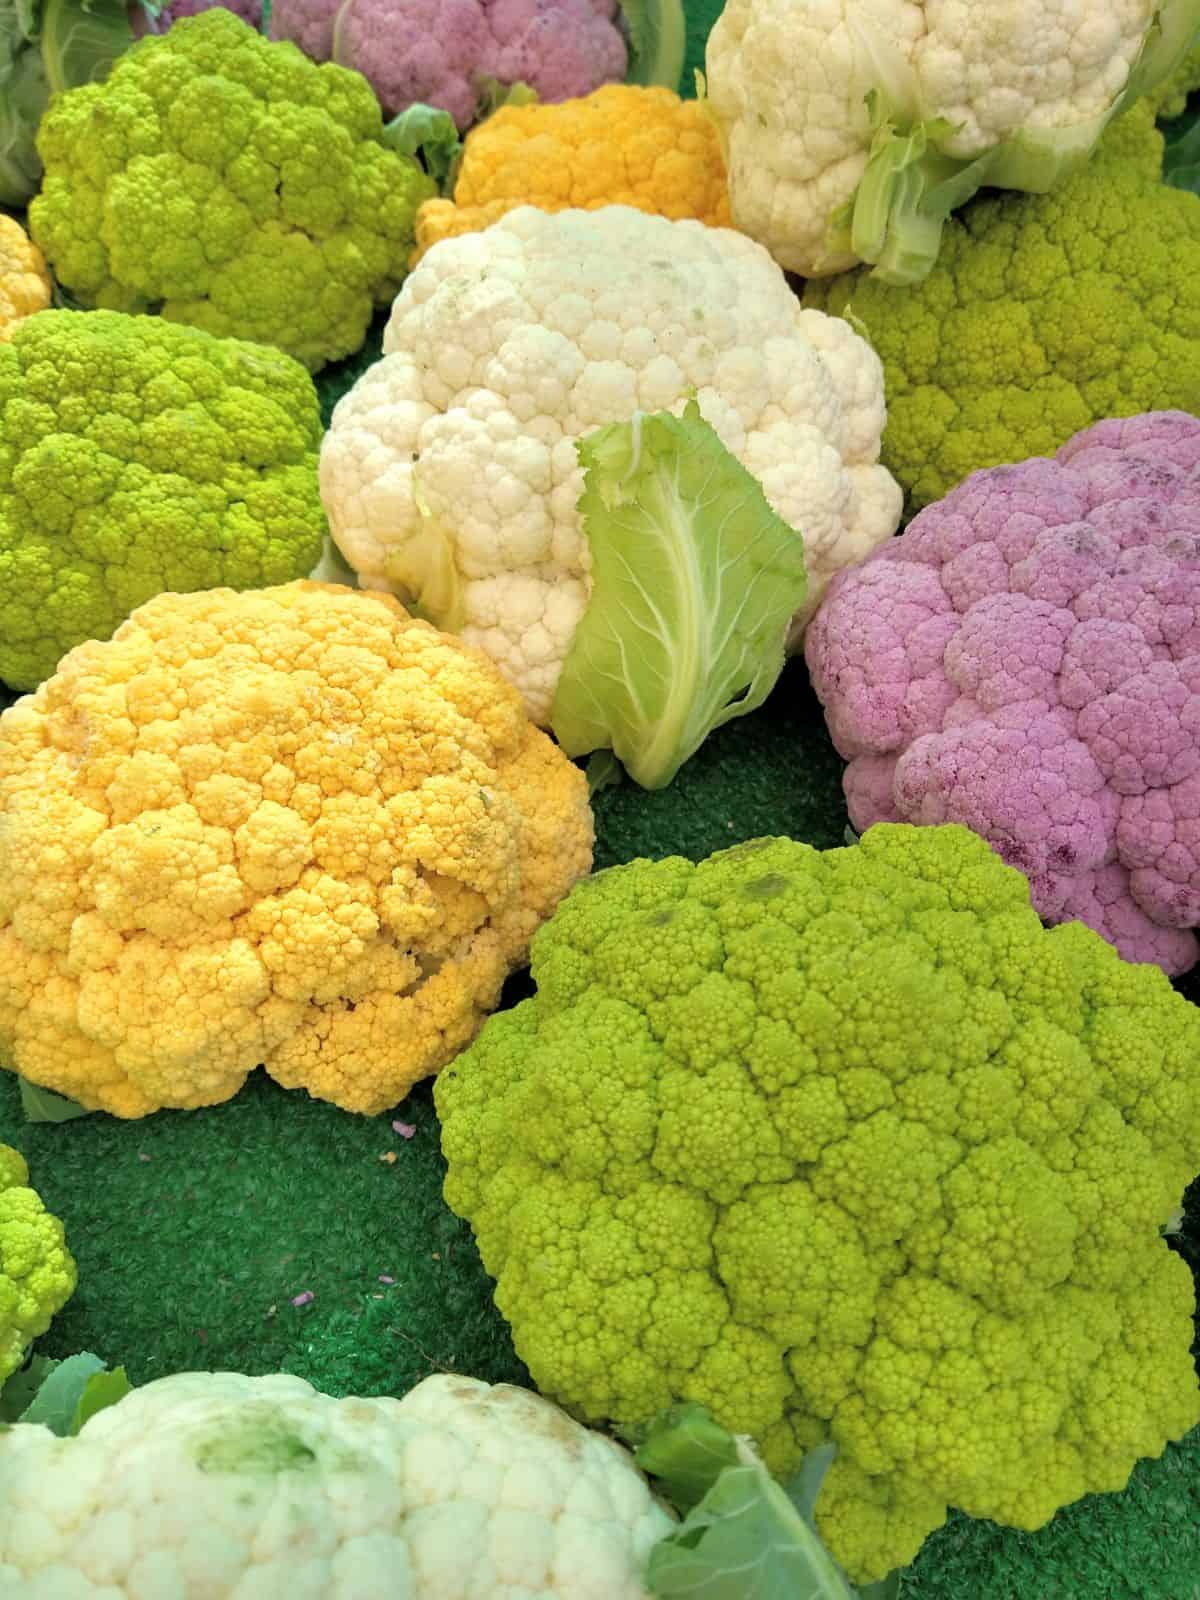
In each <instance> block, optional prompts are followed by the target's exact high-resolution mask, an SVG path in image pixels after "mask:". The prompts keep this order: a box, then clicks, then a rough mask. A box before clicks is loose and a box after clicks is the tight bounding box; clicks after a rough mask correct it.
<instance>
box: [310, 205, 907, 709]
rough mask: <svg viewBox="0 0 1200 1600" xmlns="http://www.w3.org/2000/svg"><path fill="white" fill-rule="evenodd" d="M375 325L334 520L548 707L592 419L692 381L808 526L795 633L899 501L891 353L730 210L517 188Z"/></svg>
mask: <svg viewBox="0 0 1200 1600" xmlns="http://www.w3.org/2000/svg"><path fill="white" fill-rule="evenodd" d="M383 348H384V356H383V359H382V360H381V361H378V362H377V363H376V364H375V365H374V366H372V367H371V368H369V369H368V371H367V372H366V373H365V374H364V375H363V377H362V378H360V379H359V381H358V382H357V383H356V384H355V386H354V388H353V389H351V390H350V392H349V393H348V394H347V395H345V396H344V397H343V399H342V400H341V401H340V402H339V404H338V406H337V409H336V410H335V412H334V414H333V420H332V424H331V426H330V429H329V432H328V434H327V435H326V438H325V442H324V445H323V447H322V451H321V492H322V496H323V499H324V502H325V509H326V512H327V514H328V517H329V521H330V526H331V528H332V531H333V536H334V538H335V540H336V541H337V544H338V546H339V548H340V549H341V551H342V553H343V554H344V555H345V557H346V559H347V560H348V561H349V562H350V564H351V565H352V566H353V567H354V568H355V569H356V570H357V571H358V574H359V581H360V583H361V584H362V585H363V586H364V587H366V588H383V589H390V590H391V591H392V592H393V593H395V594H397V595H398V596H401V597H402V598H403V599H404V601H405V602H406V603H407V604H409V605H411V606H415V607H416V608H417V609H418V610H419V611H420V613H421V614H422V615H423V616H426V617H428V618H429V620H430V621H432V622H434V623H435V624H436V625H437V626H438V627H441V628H445V629H448V630H451V631H456V632H460V633H462V634H463V635H464V637H465V638H467V639H468V640H469V641H470V642H471V643H473V644H476V645H478V646H480V647H481V648H482V649H484V650H485V651H486V652H487V653H488V654H489V655H490V656H492V658H493V659H494V660H495V661H496V663H497V665H498V666H499V667H500V669H501V670H502V671H503V672H504V674H505V676H506V677H508V679H509V680H510V681H511V682H512V683H514V684H515V685H516V686H517V687H518V688H519V689H520V690H521V691H522V693H523V694H524V696H525V700H526V703H527V706H528V708H529V712H530V714H531V716H533V717H534V718H535V719H536V720H537V721H539V722H541V723H546V722H547V721H548V720H549V716H550V710H551V705H552V702H553V699H554V692H555V688H556V685H557V682H558V677H559V673H560V670H561V667H562V663H563V660H564V659H565V657H566V655H567V652H568V650H569V649H570V646H571V642H572V639H573V637H574V633H575V629H576V626H577V624H578V622H579V619H580V617H581V616H582V615H583V613H584V610H585V608H586V607H587V604H588V598H589V593H590V580H589V570H590V563H589V551H588V546H587V541H586V538H585V536H584V533H583V529H582V526H581V522H580V518H579V513H578V501H579V496H580V491H581V489H582V487H583V469H582V468H581V466H580V463H579V460H578V457H577V454H576V449H575V441H576V440H577V439H578V438H579V437H581V436H582V435H584V434H587V433H589V432H590V431H591V430H593V429H595V428H598V427H600V426H602V425H603V424H606V423H612V422H623V421H626V420H628V419H629V418H630V417H632V416H633V415H634V413H635V412H637V411H643V412H653V411H665V410H670V411H672V412H674V413H675V414H676V415H680V414H681V413H682V412H683V410H684V407H685V405H686V403H687V400H688V398H689V396H690V395H692V394H694V395H695V397H696V399H697V400H698V402H699V406H700V411H701V414H702V416H703V417H704V419H705V420H706V421H707V422H709V423H710V424H711V425H712V427H713V428H714V429H715V430H716V432H717V433H718V434H719V436H720V438H721V440H722V442H723V444H724V445H725V447H726V448H727V449H728V450H729V451H730V452H732V454H733V455H735V456H736V457H737V458H738V459H739V460H740V461H741V462H742V464H743V465H744V466H745V467H747V468H748V469H749V470H750V471H751V472H752V473H753V474H754V475H755V476H756V477H757V478H758V479H759V481H760V482H761V484H762V487H763V491H764V493H765V495H766V498H767V500H768V501H769V502H770V504H771V506H772V508H773V509H774V511H775V512H776V513H777V514H778V515H779V516H780V517H782V518H783V519H784V520H785V521H787V522H788V523H790V524H791V525H792V526H793V527H794V528H796V529H798V530H800V531H801V533H802V535H803V539H804V550H805V559H806V564H807V569H808V590H807V597H806V601H805V607H804V610H803V612H802V613H800V614H799V616H798V617H797V620H796V625H795V628H794V630H793V643H794V642H795V640H796V638H797V637H798V636H799V631H800V629H801V628H802V627H803V624H804V623H805V622H806V621H807V619H808V617H809V616H811V614H812V612H813V611H814V610H815V609H816V606H817V602H818V601H819V600H820V598H821V594H822V592H823V590H824V588H825V586H826V584H827V583H828V582H829V580H830V578H831V577H832V576H833V575H834V573H835V572H837V571H838V570H839V569H840V568H842V567H844V566H847V565H849V564H850V563H852V562H857V561H860V560H862V559H863V557H865V556H866V555H868V554H869V553H870V552H871V551H872V550H873V549H874V548H875V547H876V546H877V545H879V544H881V543H882V542H883V541H884V540H885V539H887V538H889V537H890V536H891V535H892V534H893V533H894V532H895V531H896V528H897V525H898V523H899V519H900V511H901V501H902V495H901V491H900V489H899V487H898V486H897V484H896V483H895V481H894V480H893V479H892V477H891V475H890V474H889V473H888V472H887V470H886V469H885V468H884V467H882V466H880V464H879V447H880V437H881V435H882V432H883V426H884V421H885V408H884V397H883V371H882V367H881V364H880V362H879V360H878V358H877V357H876V355H875V353H874V352H873V351H872V349H871V348H870V346H869V345H868V344H867V343H866V341H865V340H863V339H862V338H860V337H859V336H858V334H857V333H855V332H854V330H853V329H852V328H851V327H850V325H849V324H848V323H847V322H845V321H844V320H842V319H841V318H838V317H829V316H826V315H825V314H824V313H821V312H815V311H806V310H804V309H802V307H801V306H800V304H799V301H798V300H797V299H796V297H795V295H794V294H793V293H792V291H791V289H790V288H789V286H788V283H787V281H786V279H785V278H784V275H783V273H782V272H781V271H780V269H779V267H778V266H777V265H776V264H775V263H774V262H773V261H772V260H771V257H770V256H769V255H768V253H767V252H766V251H765V250H764V249H762V248H761V246H759V245H757V244H755V243H754V242H753V241H752V240H750V239H747V238H745V237H743V236H742V235H741V234H739V233H735V232H733V231H731V230H728V229H720V228H708V227H705V226H704V225H703V224H702V223H699V222H695V221H682V222H672V221H668V220H667V219H666V218H665V217H659V216H650V215H647V214H646V213H644V212H641V211H635V210H633V209H631V208H629V207H625V206H608V207H605V208H603V209H601V210H597V211H589V212H583V211H560V212H557V213H553V214H551V213H547V212H543V211H539V210H535V209H534V208H532V207H522V208H520V209H519V210H516V211H512V212H510V213H509V214H508V215H507V216H506V217H504V218H503V219H502V220H501V221H499V222H497V223H495V224H494V225H493V226H492V227H490V228H488V229H486V230H485V231H483V232H481V233H472V234H465V235H463V236H461V237H459V238H454V239H447V240H444V241H442V242H441V243H440V244H438V245H436V246H435V247H434V248H433V249H432V250H430V251H429V252H428V254H427V255H426V256H425V257H424V258H423V259H422V261H421V263H420V265H419V266H418V267H417V268H416V270H415V271H414V272H413V273H412V274H411V275H410V276H409V277H408V279H407V280H406V281H405V284H404V287H403V289H402V290H401V291H400V294H399V295H398V296H397V298H396V302H395V305H394V306H393V308H392V315H391V318H390V320H389V322H388V326H387V331H386V333H385V335H384V344H383Z"/></svg>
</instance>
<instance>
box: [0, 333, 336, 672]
mask: <svg viewBox="0 0 1200 1600" xmlns="http://www.w3.org/2000/svg"><path fill="white" fill-rule="evenodd" d="M320 440H321V415H320V409H319V406H318V402H317V395H316V391H315V389H314V387H313V382H312V379H311V378H310V377H309V375H308V373H307V372H305V370H304V368H303V367H302V366H300V364H299V363H298V362H296V361H293V360H292V359H291V358H290V357H289V356H285V355H284V354H283V353H282V352H281V351H278V350H271V349H268V348H266V347H265V346H263V345H257V344H252V343H250V342H248V341H246V342H244V341H241V340H234V339H215V338H213V337H212V336H211V335H210V334H207V333H201V332H200V331H199V330H198V329H194V328H181V327H179V326H177V325H175V324H173V323H170V322H164V321H163V320H162V319H161V318H156V317H127V316H123V315H122V314H121V313H120V312H115V311H89V312H82V311H47V312H44V313H41V314H39V315H37V316H33V317H28V318H26V319H25V320H24V321H22V322H21V323H20V324H19V326H18V327H17V329H16V330H15V332H14V335H13V338H12V340H11V341H10V342H9V343H7V344H0V679H2V680H3V681H4V682H5V683H8V684H11V685H12V686H13V687H14V688H19V689H32V688H33V687H34V686H35V685H36V684H38V683H40V682H41V681H42V679H43V678H45V677H47V676H48V675H49V674H50V673H51V672H52V671H53V670H54V667H55V664H56V663H57V661H58V660H59V657H60V656H62V655H64V654H65V653H66V652H67V651H68V650H69V649H71V648H72V646H74V645H77V644H81V643H82V642H83V641H84V640H85V639H107V638H108V637H109V635H110V634H111V633H112V631H113V629H114V628H115V627H116V626H117V624H118V623H120V622H123V621H124V619H125V618H126V617H127V616H128V615H129V613H130V612H131V611H132V610H133V609H134V607H135V606H139V605H141V604H142V602H143V601H144V600H148V599H150V598H151V597H152V596H153V595H156V594H160V593H162V592H163V591H164V590H168V589H175V590H188V589H205V588H208V587H210V586H216V585H221V584H228V585H230V586H231V587H235V588H239V589H244V588H252V587H254V586H255V585H257V584H262V583H286V582H287V581H288V580H289V579H292V578H299V577H303V576H304V575H305V574H306V573H308V572H310V571H311V570H312V568H313V566H314V564H315V563H316V561H317V560H318V558H319V557H320V555H321V549H322V544H323V542H324V539H325V526H326V525H325V515H324V512H323V511H322V509H321V496H320V490H319V488H318V484H317V447H318V445H319V444H320Z"/></svg>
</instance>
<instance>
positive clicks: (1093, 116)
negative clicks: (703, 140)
mask: <svg viewBox="0 0 1200 1600" xmlns="http://www.w3.org/2000/svg"><path fill="white" fill-rule="evenodd" d="M1198 24H1200V6H1197V4H1196V0H1103V3H1098V0H1036V3H1031V0H989V3H988V5H987V6H986V7H980V6H978V5H968V4H964V3H963V0H923V3H920V4H915V3H913V0H728V4H727V5H726V6H725V7H724V10H723V11H722V13H721V15H720V17H718V19H717V21H716V23H715V25H714V27H713V30H712V33H711V35H710V37H709V41H708V51H707V74H706V75H707V84H708V93H709V103H710V105H711V107H712V111H713V114H714V116H715V117H716V119H717V122H718V125H719V126H720V127H721V130H722V137H723V141H724V144H725V147H726V155H727V160H728V163H729V187H730V200H731V205H732V210H733V218H734V223H735V225H736V226H737V227H739V228H742V229H743V230H744V231H745V232H746V233H748V234H749V235H750V236H751V237H752V238H755V239H758V240H759V241H760V242H761V243H763V244H765V245H766V246H767V248H768V249H769V250H770V251H771V253H772V255H773V256H774V257H775V259H776V260H777V261H778V262H780V264H781V265H782V266H785V267H787V268H788V269H789V270H791V271H793V272H798V273H803V274H804V275H805V276H809V277H813V276H819V275H823V274H827V273H833V272H842V271H844V270H845V269H846V268H847V267H850V266H853V265H854V264H855V263H856V262H858V261H861V260H866V261H872V262H878V263H879V265H880V270H881V271H882V272H884V273H886V274H887V275H888V276H889V278H890V280H891V281H893V282H896V283H907V282H912V281H915V280H916V279H918V278H920V277H923V276H924V274H925V272H927V271H928V269H929V267H930V266H931V265H932V263H933V260H934V259H936V255H937V235H938V229H939V227H940V222H941V219H942V218H943V217H944V216H945V215H946V211H947V205H948V202H943V201H941V200H940V199H938V198H937V193H938V188H939V186H944V187H945V188H947V189H948V190H951V191H953V204H954V205H961V204H962V203H963V201H964V200H966V199H968V198H969V197H970V195H971V194H973V193H974V192H975V191H976V190H977V189H978V188H980V187H981V185H985V184H986V185H989V186H991V187H996V188H1009V189H1027V190H1032V191H1034V192H1044V191H1045V190H1046V189H1047V188H1049V187H1051V186H1052V185H1053V184H1054V183H1055V182H1056V181H1058V180H1059V179H1060V178H1061V177H1063V176H1064V175H1065V174H1066V173H1068V172H1070V171H1071V170H1073V169H1074V168H1076V167H1078V166H1079V165H1081V164H1082V163H1083V162H1084V161H1085V160H1086V158H1087V156H1088V154H1089V152H1090V150H1091V148H1092V147H1093V145H1094V144H1095V142H1096V140H1097V138H1098V137H1099V136H1100V134H1101V133H1102V132H1103V129H1104V127H1105V125H1106V123H1107V122H1108V121H1109V119H1110V118H1111V117H1112V115H1113V114H1114V113H1115V111H1116V110H1117V108H1118V107H1119V106H1121V105H1123V104H1124V98H1128V96H1132V95H1134V94H1135V93H1138V92H1142V90H1144V89H1145V88H1148V87H1150V86H1152V85H1154V84H1157V83H1158V82H1159V80H1160V79H1162V78H1163V77H1165V76H1166V74H1167V73H1168V72H1170V71H1171V69H1172V68H1173V67H1174V66H1175V64H1176V63H1177V62H1178V61H1179V59H1180V58H1181V57H1182V55H1183V53H1184V51H1185V49H1186V46H1187V43H1188V41H1189V39H1190V38H1191V36H1192V35H1193V34H1194V33H1195V31H1196V27H1197V25H1198ZM1127 90H1128V95H1126V94H1125V92H1126V91H1127ZM1123 97H1124V98H1123ZM851 216H852V218H853V228H852V227H851V221H850V218H851Z"/></svg>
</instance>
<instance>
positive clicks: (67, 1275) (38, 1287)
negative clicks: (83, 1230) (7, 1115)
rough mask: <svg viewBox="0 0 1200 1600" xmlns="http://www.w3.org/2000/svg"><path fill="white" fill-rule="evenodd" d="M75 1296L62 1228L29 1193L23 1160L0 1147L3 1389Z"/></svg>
mask: <svg viewBox="0 0 1200 1600" xmlns="http://www.w3.org/2000/svg"><path fill="white" fill-rule="evenodd" d="M74 1292H75V1262H74V1261H73V1259H72V1258H71V1254H70V1252H69V1251H68V1249H67V1247H66V1243H65V1239H64V1235H63V1225H62V1223H61V1222H60V1221H59V1220H58V1218H57V1217H52V1216H51V1215H50V1213H49V1212H48V1211H47V1210H46V1208H45V1206H44V1205H43V1204H42V1202H41V1200H40V1199H39V1198H38V1196H37V1195H36V1194H35V1193H34V1192H33V1190H32V1189H31V1188H30V1187H29V1168H28V1167H27V1166H26V1165H25V1161H24V1158H23V1157H22V1156H21V1155H20V1154H19V1153H18V1152H17V1151H16V1150H14V1149H12V1148H11V1146H9V1145H6V1144H0V1388H3V1386H4V1384H5V1383H6V1382H7V1381H8V1379H9V1378H10V1377H11V1376H12V1375H13V1373H14V1372H16V1370H17V1368H18V1367H20V1366H21V1365H22V1364H23V1363H24V1360H25V1357H26V1355H27V1354H28V1352H29V1346H30V1345H31V1344H32V1343H33V1341H34V1340H35V1339H36V1338H38V1336H39V1335H40V1334H43V1333H45V1331H46V1329H47V1328H48V1327H49V1326H50V1320H51V1318H52V1317H53V1316H54V1315H55V1313H56V1312H58V1311H61V1310H62V1308H63V1306H65V1305H66V1303H67V1301H68V1300H69V1299H70V1298H71V1296H72V1295H73V1294H74Z"/></svg>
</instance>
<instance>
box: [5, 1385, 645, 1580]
mask: <svg viewBox="0 0 1200 1600" xmlns="http://www.w3.org/2000/svg"><path fill="white" fill-rule="evenodd" d="M675 1526H676V1524H675V1522H674V1519H673V1518H672V1517H671V1516H670V1514H669V1513H668V1512H667V1511H666V1510H665V1509H664V1508H663V1507H662V1505H661V1504H660V1503H659V1502H658V1501H657V1500H655V1499H654V1497H653V1496H652V1495H651V1493H650V1490H649V1487H648V1485H647V1483H646V1480H645V1479H644V1478H643V1477H642V1475H641V1473H639V1472H638V1470H637V1469H636V1467H635V1466H634V1465H633V1461H632V1458H631V1457H630V1456H629V1454H628V1453H627V1452H626V1451H625V1450H623V1449H622V1448H621V1447H620V1446H619V1445H617V1444H616V1443H614V1442H613V1441H612V1440H611V1439H607V1438H605V1437H604V1436H602V1435H600V1434H597V1433H592V1432H590V1431H589V1430H588V1429H586V1428H584V1427H581V1426H580V1425H579V1424H578V1423H576V1422H573V1421H572V1420H571V1419H570V1418H569V1417H568V1416H566V1415H565V1413H564V1412H562V1411H560V1410H559V1409H558V1408H557V1406H553V1405H551V1404H550V1403H549V1401H546V1400H543V1399H541V1398H540V1397H539V1396H537V1395H535V1394H531V1393H529V1392H527V1391H526V1390H524V1389H516V1388H512V1387H509V1386H508V1385H505V1384H498V1385H496V1386H495V1387H494V1388H493V1387H489V1385H487V1384H486V1383H480V1382H478V1381H477V1380H476V1379H474V1378H461V1377H450V1376H445V1375H439V1376H437V1377H432V1378H427V1379H426V1380H425V1381H424V1382H423V1383H421V1384H419V1385H418V1386H417V1387H416V1388H415V1389H414V1390H412V1392H411V1393H410V1394H408V1395H406V1396H405V1398H404V1399H403V1400H390V1399H373V1400H359V1399H350V1400H335V1399H332V1398H331V1397H330V1396H328V1395H324V1394H320V1393H318V1392H317V1391H316V1390H315V1389H313V1388H312V1387H311V1386H310V1385H309V1384H307V1383H305V1382H304V1381H303V1380H302V1379H300V1378H294V1377H289V1376H287V1375H273V1376H270V1377H258V1378H251V1377H243V1376H242V1375H241V1374H240V1373H232V1372H215V1373H207V1372H187V1373H181V1374H178V1375H176V1376H174V1377H169V1378H160V1379H158V1380H157V1381H156V1382H153V1383H148V1384H147V1385H146V1386H145V1387H144V1388H141V1389H134V1390H133V1391H132V1392H131V1393H129V1394H127V1395H126V1396H125V1398H124V1399H122V1400H121V1401H120V1402H119V1403H118V1404H116V1405H114V1406H111V1407H110V1408H109V1409H107V1410H104V1411H100V1412H98V1413H97V1414H96V1415H95V1416H93V1417H92V1418H91V1419H90V1420H89V1421H88V1422H87V1423H85V1425H84V1427H83V1429H82V1431H81V1432H80V1433H79V1435H78V1436H77V1437H75V1438H65V1439H62V1438H58V1437H56V1436H55V1435H54V1434H53V1433H51V1432H50V1430H49V1429H48V1428H46V1427H43V1426H41V1425H40V1424H30V1423H18V1424H17V1425H16V1426H15V1427H13V1428H11V1429H9V1430H8V1431H7V1432H3V1433H0V1595H3V1596H5V1597H6V1600H9V1597H11V1600H17V1597H18V1596H19V1597H20V1600H149V1597H150V1596H154V1597H155V1600H158V1597H164V1600H165V1597H167V1596H169V1597H170V1600H218V1597H219V1600H644V1596H645V1594H646V1591H645V1589H644V1588H643V1585H642V1581H641V1576H640V1575H641V1573H642V1571H643V1570H644V1568H645V1565H646V1561H647V1559H648V1557H649V1552H650V1550H651V1548H652V1547H653V1546H654V1545H655V1544H657V1543H658V1541H659V1540H660V1539H661V1538H662V1537H663V1536H664V1535H665V1534H667V1533H668V1532H670V1531H671V1529H672V1528H673V1527H675Z"/></svg>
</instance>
